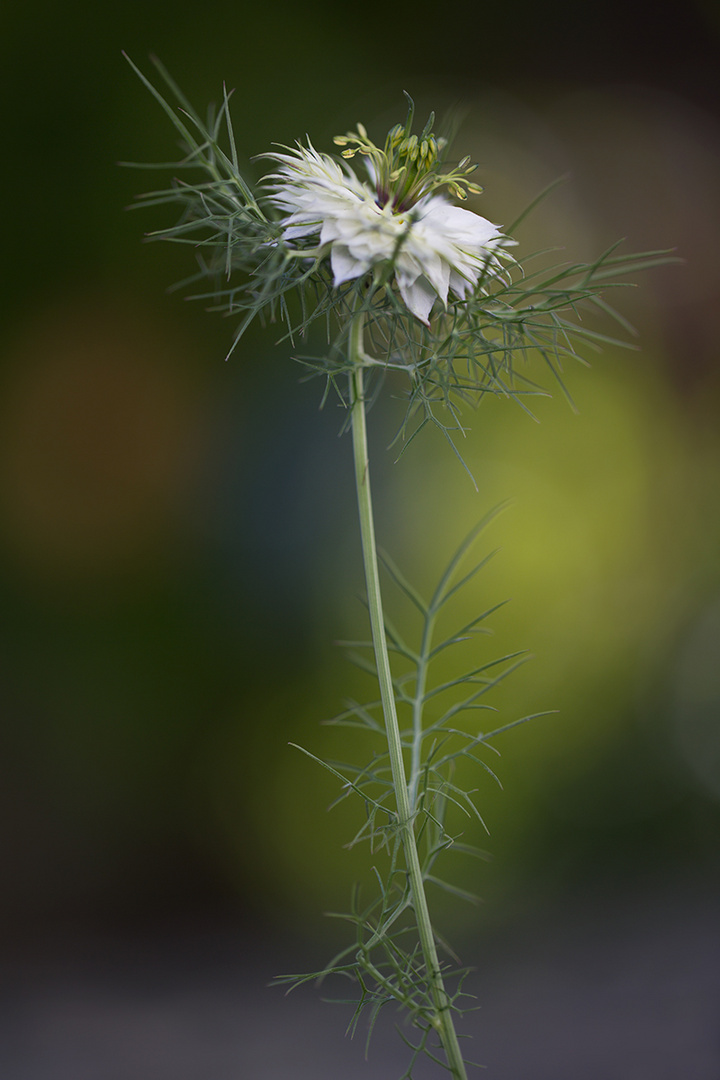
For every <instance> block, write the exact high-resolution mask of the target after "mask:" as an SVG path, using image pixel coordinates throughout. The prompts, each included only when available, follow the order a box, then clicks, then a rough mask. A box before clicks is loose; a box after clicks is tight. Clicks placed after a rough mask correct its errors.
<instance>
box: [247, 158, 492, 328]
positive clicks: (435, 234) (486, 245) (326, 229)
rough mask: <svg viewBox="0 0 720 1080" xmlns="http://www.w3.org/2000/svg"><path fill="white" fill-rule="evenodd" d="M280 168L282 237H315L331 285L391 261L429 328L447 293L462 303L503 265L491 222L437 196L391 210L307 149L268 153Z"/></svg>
mask: <svg viewBox="0 0 720 1080" xmlns="http://www.w3.org/2000/svg"><path fill="white" fill-rule="evenodd" d="M268 157H271V158H272V159H273V160H275V161H277V162H279V163H280V169H279V170H278V172H276V173H274V174H273V175H272V176H270V177H268V181H269V186H270V189H271V192H272V195H271V201H272V202H273V203H274V204H275V206H277V207H278V208H279V209H280V210H281V211H283V212H284V214H285V215H286V216H285V217H284V218H283V221H282V225H283V228H284V231H283V239H284V240H285V241H286V242H287V241H290V242H291V241H293V240H299V239H304V238H306V237H311V236H314V235H315V234H318V243H319V247H320V248H321V249H322V248H325V249H328V250H329V254H330V265H331V267H332V272H333V279H334V284H335V286H338V285H342V284H343V282H346V281H351V280H353V279H354V278H359V277H362V276H363V275H365V274H366V273H367V272H368V271H369V270H372V269H373V267H375V266H377V265H378V264H379V263H383V262H386V261H388V260H391V261H392V263H393V268H394V273H395V281H396V282H397V287H398V289H399V292H400V295H401V297H402V299H403V302H404V303H405V305H406V307H407V308H408V310H409V311H410V312H412V314H413V315H414V316H415V317H416V318H418V319H420V321H421V322H424V323H426V324H428V322H429V316H430V310H431V308H432V306H433V303H434V302H435V300H436V299H437V298H438V297H439V298H440V300H441V301H442V303H443V304H445V303H446V302H447V297H448V290H452V292H453V293H454V294H455V296H457V297H459V298H460V299H462V300H464V299H465V298H466V296H467V295H468V292H469V291H471V290H472V289H474V288H475V286H476V285H477V283H478V280H479V278H480V276H481V274H482V273H483V272H484V271H485V270H486V269H487V267H488V266H490V267H491V268H492V270H493V271H495V272H496V271H497V270H498V269H499V268H500V264H499V262H498V260H497V256H496V252H497V250H498V248H499V245H501V244H504V243H507V242H508V241H507V240H506V238H505V237H504V236H503V235H502V233H501V232H500V231H499V229H498V228H497V227H496V226H495V225H493V224H492V223H491V222H490V221H487V220H486V219H485V218H483V217H480V216H479V215H478V214H474V213H473V212H472V211H471V210H464V209H462V207H459V206H454V205H453V204H452V203H450V202H448V200H447V199H446V198H445V197H444V196H442V195H426V196H425V197H424V198H421V199H419V200H418V201H417V202H416V203H415V204H414V205H413V206H412V207H411V208H410V209H407V210H404V211H402V212H399V213H396V212H395V211H394V209H393V202H392V200H389V201H387V202H386V203H385V205H383V206H381V205H380V202H379V200H378V197H377V194H376V192H375V191H374V190H372V189H371V188H370V186H369V185H368V184H366V183H364V182H362V181H361V180H359V179H358V177H357V176H356V174H355V173H354V172H352V171H351V170H350V169H349V168H346V169H342V168H341V167H340V165H339V164H338V163H337V162H336V161H335V160H334V159H333V158H331V157H329V156H328V155H327V154H320V153H318V152H317V151H316V150H315V149H314V148H313V147H312V146H308V147H307V148H305V147H303V146H299V147H298V149H297V150H292V151H290V152H289V153H287V154H269V155H268Z"/></svg>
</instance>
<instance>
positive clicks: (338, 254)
mask: <svg viewBox="0 0 720 1080" xmlns="http://www.w3.org/2000/svg"><path fill="white" fill-rule="evenodd" d="M330 265H331V266H332V272H333V282H334V284H335V287H336V288H337V286H338V285H342V284H343V282H345V281H352V279H353V278H357V277H361V275H362V274H364V273H365V271H366V270H367V269H369V267H368V266H367V265H365V264H363V263H362V262H359V261H358V260H357V259H356V258H355V257H354V256H353V255H351V254H350V252H349V251H348V249H347V248H346V247H342V246H341V245H340V244H333V247H332V250H331V252H330Z"/></svg>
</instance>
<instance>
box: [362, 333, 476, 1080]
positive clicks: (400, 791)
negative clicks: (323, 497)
mask: <svg viewBox="0 0 720 1080" xmlns="http://www.w3.org/2000/svg"><path fill="white" fill-rule="evenodd" d="M363 328H364V315H363V314H358V315H356V316H355V317H354V320H353V324H352V327H351V330H350V357H349V359H350V362H351V364H352V370H351V372H350V403H351V408H352V413H351V419H352V434H353V455H354V461H355V482H356V485H357V496H358V512H359V515H360V536H361V539H362V550H363V562H364V566H365V582H366V585H367V595H368V608H369V611H370V625H371V629H372V639H373V647H374V650H375V661H376V665H377V672H378V681H379V683H380V697H381V700H382V706H383V713H384V716H385V730H386V734H387V741H388V751H389V755H390V766H391V769H392V777H393V784H394V788H395V797H396V800H397V813H398V829H399V832H400V837H401V840H402V845H403V850H404V852H405V862H406V865H407V872H408V880H409V885H410V895H411V897H412V905H413V909H414V911H415V920H416V923H417V928H418V937H419V939H420V947H421V949H422V954H423V959H424V962H425V968H426V970H427V973H428V978H429V980H430V986H431V990H432V999H433V1005H434V1009H435V1015H434V1018H433V1024H434V1026H435V1028H436V1029H437V1031H438V1034H439V1036H440V1040H441V1042H442V1045H443V1049H444V1051H445V1056H446V1058H447V1062H448V1066H449V1068H450V1072H451V1073H452V1075H453V1077H454V1078H455V1080H467V1073H466V1071H465V1063H464V1061H463V1057H462V1053H461V1052H460V1045H459V1043H458V1037H457V1033H456V1031H455V1026H454V1024H453V1018H452V1011H451V1007H450V999H449V997H448V995H447V992H446V990H445V986H444V984H443V979H442V974H441V972H440V964H439V962H438V955H437V949H436V947H435V938H434V935H433V930H432V924H431V922H430V912H429V910H428V904H427V898H426V896H425V886H424V882H423V876H422V869H421V867H420V858H419V856H418V849H417V842H416V838H415V829H414V824H413V811H412V809H411V806H410V798H409V793H408V785H407V779H406V774H405V764H404V761H403V752H402V741H401V738H400V728H399V725H398V719H397V710H396V708H395V694H394V690H393V683H392V675H391V673H390V660H389V657H388V649H387V641H386V638H385V622H384V618H383V610H382V598H381V595H380V575H379V572H378V560H377V548H376V545H375V525H374V521H373V510H372V499H371V495H370V474H369V461H368V445H367V425H366V421H365V397H364V389H363V370H362V356H363V347H362V346H363Z"/></svg>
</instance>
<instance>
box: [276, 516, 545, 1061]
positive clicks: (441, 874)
mask: <svg viewBox="0 0 720 1080" xmlns="http://www.w3.org/2000/svg"><path fill="white" fill-rule="evenodd" d="M502 509H503V506H499V507H497V508H496V509H495V510H493V511H492V512H491V513H490V514H488V515H486V517H484V518H483V520H482V521H480V522H479V523H478V525H476V526H475V528H474V529H473V530H472V531H471V532H470V534H469V535H468V536H467V538H466V539H465V541H464V542H463V543H462V544H461V545H460V547H459V548H458V550H457V551H456V552H455V554H454V556H453V558H452V559H451V561H450V563H449V564H448V566H447V568H446V569H445V571H444V573H443V574H442V576H441V578H440V580H439V582H438V584H437V587H436V588H435V590H434V592H433V595H432V597H431V598H430V600H429V601H425V600H424V599H423V598H422V597H421V596H420V595H419V593H418V592H417V591H416V590H415V589H414V588H413V586H412V585H411V584H410V583H409V582H408V581H407V580H406V579H405V577H404V576H403V575H402V573H401V572H400V571H399V570H398V568H397V567H396V566H395V564H394V563H393V562H392V561H391V559H390V558H389V557H388V556H387V555H384V556H382V563H383V565H384V567H385V569H386V571H387V574H388V576H389V578H390V579H391V581H392V582H393V584H394V586H395V587H396V589H397V590H398V591H399V592H400V593H401V594H402V595H403V596H404V597H405V598H406V599H407V600H408V601H409V603H410V604H411V605H412V607H413V609H414V610H415V613H416V615H417V620H416V621H417V622H418V626H417V630H416V638H417V645H416V646H413V645H410V644H409V643H408V642H407V641H406V640H405V636H404V635H401V633H400V632H399V631H398V629H397V627H396V626H394V625H393V624H392V623H391V622H390V621H389V620H388V619H387V618H386V619H385V630H386V634H387V638H388V647H389V651H390V652H391V654H393V656H394V667H395V671H394V673H393V686H394V690H395V699H396V702H397V705H398V713H399V719H401V729H400V730H401V740H402V746H403V751H404V755H405V758H406V764H407V766H408V770H407V772H408V791H409V796H410V807H411V814H412V827H413V829H414V832H415V836H416V839H417V844H418V849H419V851H420V854H421V869H422V880H423V883H424V884H425V885H426V886H428V885H429V886H431V887H433V888H439V889H441V890H443V891H445V892H447V893H449V894H451V895H452V896H455V897H458V898H460V899H462V900H466V901H469V902H471V903H475V902H477V900H478V898H477V897H476V896H474V895H473V894H472V893H469V892H467V891H466V890H464V889H460V888H458V887H457V886H456V885H454V884H453V883H452V881H451V880H450V879H449V878H448V877H447V876H446V875H445V871H444V870H443V867H442V862H443V861H444V860H443V857H444V856H446V855H449V856H452V855H455V854H460V855H465V856H470V857H475V858H480V859H484V858H487V857H488V856H487V854H486V852H484V851H482V850H481V849H479V848H477V847H476V846H474V845H470V844H466V843H463V842H462V839H461V837H462V821H463V820H467V819H472V818H475V819H476V820H477V821H479V822H480V823H481V825H482V826H483V827H485V823H484V821H483V819H482V816H481V813H480V810H479V808H478V806H477V800H476V794H475V789H469V788H466V787H465V786H464V783H463V782H461V781H460V780H459V778H458V776H457V770H456V765H457V764H458V763H459V762H460V761H466V762H468V763H469V764H470V765H471V766H472V767H473V768H472V774H474V775H475V776H476V775H477V770H478V768H479V769H480V770H481V771H484V773H485V774H486V775H488V776H489V777H490V778H491V779H492V781H494V782H495V783H498V784H499V783H500V781H499V780H498V778H497V776H496V775H495V772H494V770H493V769H492V767H491V766H490V765H489V764H488V761H487V760H486V757H487V755H488V753H494V754H497V753H498V751H497V750H496V749H495V747H494V746H493V745H492V740H493V739H494V738H495V737H496V736H498V735H500V734H501V733H502V732H505V731H507V730H508V729H509V728H511V727H514V726H515V725H517V724H522V723H524V722H526V721H527V720H530V719H534V717H531V716H526V717H523V718H521V719H519V720H514V721H512V722H510V723H507V724H504V725H502V726H499V727H497V726H491V727H490V729H489V730H486V731H482V730H478V714H487V713H488V712H489V713H492V712H493V711H494V710H493V709H492V706H491V705H490V704H488V703H487V702H486V701H485V698H486V695H487V694H488V693H490V692H491V691H492V690H493V688H494V687H495V686H497V685H498V683H500V682H501V681H502V680H503V679H505V678H506V677H507V676H508V675H509V674H511V673H512V672H513V671H514V670H515V669H516V668H517V667H518V665H519V664H521V663H523V661H524V660H525V659H526V656H525V655H524V654H521V653H512V654H509V655H505V656H500V657H495V658H492V659H490V660H487V659H485V658H482V659H481V658H478V662H476V664H475V666H473V667H472V668H471V669H470V670H469V671H465V672H462V673H460V674H458V675H457V676H455V677H452V678H449V679H448V678H442V679H440V681H436V680H435V679H434V677H433V676H434V671H435V669H436V668H437V666H438V665H437V663H436V661H438V660H440V658H441V657H442V659H443V660H444V659H445V654H446V653H447V651H448V650H455V651H457V647H458V646H461V645H462V644H463V643H466V642H470V643H472V644H473V650H472V651H473V652H475V648H474V646H475V645H476V644H477V642H478V638H479V637H481V636H483V635H487V634H489V632H490V631H489V630H488V629H487V627H486V621H487V619H488V618H489V617H490V616H491V615H492V614H493V612H495V611H496V610H497V609H498V608H499V607H501V606H502V605H501V604H496V605H494V606H493V607H491V608H488V609H487V610H486V611H483V612H482V613H481V614H479V615H477V616H476V617H475V618H474V619H472V620H471V621H470V622H467V623H465V624H464V625H462V626H460V627H456V628H455V629H454V630H453V631H452V632H451V633H450V634H448V635H447V636H442V637H440V636H439V635H438V633H437V630H438V621H439V620H440V619H441V618H442V617H443V616H446V615H447V614H448V610H447V609H448V607H450V608H451V607H452V604H451V602H452V600H453V599H454V598H455V597H456V596H457V595H458V593H459V592H460V591H461V590H462V589H463V588H465V587H466V586H467V585H468V584H469V583H471V582H473V581H474V579H475V577H476V575H477V574H478V573H479V572H480V571H481V570H483V569H484V568H485V567H487V565H488V564H489V562H490V559H491V558H492V554H494V553H492V554H490V555H488V556H486V557H485V558H483V559H481V560H480V561H479V562H476V563H474V564H473V565H472V566H471V567H470V569H468V570H465V572H461V570H462V564H463V560H464V559H465V557H466V556H468V554H469V553H470V551H471V549H472V547H473V545H474V543H475V542H476V541H477V539H478V538H479V537H480V535H481V534H482V532H483V531H484V529H485V528H486V526H487V525H489V524H490V522H491V521H492V520H493V519H494V518H495V517H496V516H497V514H498V513H500V512H501V510H502ZM341 644H343V645H344V646H345V647H346V648H347V649H348V650H349V652H348V655H349V658H350V659H351V661H352V662H353V663H355V664H356V665H357V666H359V667H360V668H361V669H363V670H364V671H366V672H367V673H368V674H369V675H371V676H372V677H373V679H374V681H375V682H376V683H377V670H376V666H375V662H374V658H373V656H374V654H373V645H372V642H370V641H350V642H342V643H341ZM536 715H537V716H540V715H545V714H542V713H539V714H536ZM328 723H330V724H333V725H338V726H342V727H346V728H352V729H356V730H360V731H363V732H365V733H367V734H368V735H369V736H370V737H371V739H372V741H373V743H374V746H375V749H374V751H373V753H372V756H371V758H370V760H369V761H368V762H367V763H366V764H364V765H354V764H350V763H347V762H337V761H332V762H328V761H322V760H320V759H319V758H317V757H316V756H315V755H314V754H311V753H309V751H307V750H303V753H305V754H307V755H308V756H309V757H310V758H312V759H313V760H314V761H315V762H317V763H318V764H320V765H322V766H323V767H324V768H325V769H327V770H328V771H329V772H330V773H331V774H332V775H333V776H334V777H336V779H337V780H339V782H340V784H341V792H340V794H339V796H338V798H337V799H336V800H335V803H334V804H333V805H335V804H337V803H339V802H341V801H342V800H344V799H346V798H349V797H352V796H357V797H358V799H359V800H360V801H361V803H362V805H363V808H364V817H363V820H362V822H361V824H360V826H359V828H358V830H357V832H356V833H355V835H354V836H353V837H352V838H351V840H350V841H349V843H348V845H347V846H348V847H353V846H354V845H356V844H358V843H361V842H367V843H368V844H369V847H370V851H371V853H372V855H373V856H375V858H376V862H375V865H374V866H373V870H374V875H375V881H376V884H377V889H376V892H375V895H374V896H372V897H364V896H362V895H361V893H360V889H359V888H358V887H356V888H355V890H354V892H353V896H352V904H351V908H350V911H349V912H346V913H343V914H334V915H333V917H334V918H338V919H342V920H345V921H347V922H348V923H350V924H351V925H352V927H353V929H354V940H353V941H352V943H351V944H350V945H348V946H347V948H345V949H343V950H342V951H341V952H340V953H338V954H337V955H336V956H335V957H333V959H332V960H331V961H330V962H329V963H328V964H327V965H326V966H325V967H324V968H323V969H322V970H320V971H315V972H311V973H309V974H307V975H301V976H286V977H283V978H282V979H280V980H279V981H281V982H285V983H289V984H290V985H291V987H294V986H297V985H300V984H302V983H304V982H307V981H314V980H320V981H323V980H324V979H326V978H328V977H329V976H333V975H335V976H341V977H344V978H346V979H349V980H351V982H352V983H353V984H354V986H355V988H356V996H355V997H353V998H351V999H344V1000H349V1001H351V1002H352V1004H353V1006H354V1013H353V1017H352V1021H351V1023H350V1030H351V1031H353V1032H354V1031H355V1030H356V1028H357V1025H358V1021H359V1019H360V1016H361V1014H362V1013H363V1012H364V1011H365V1010H368V1012H369V1017H368V1021H369V1023H368V1038H369V1036H370V1033H371V1032H372V1029H373V1026H374V1024H375V1020H376V1019H377V1015H378V1013H379V1012H380V1010H381V1009H382V1008H383V1007H384V1006H386V1005H388V1004H390V1003H395V1004H396V1005H397V1006H400V1007H401V1009H402V1010H404V1012H405V1013H406V1015H407V1018H408V1019H409V1020H410V1021H411V1022H412V1026H413V1030H414V1032H415V1036H416V1037H415V1038H410V1037H409V1036H408V1035H407V1033H403V1037H404V1039H405V1041H406V1042H407V1043H408V1045H409V1046H410V1047H411V1048H412V1051H413V1055H412V1061H414V1060H415V1058H416V1057H417V1055H419V1054H420V1053H424V1054H427V1055H429V1056H430V1057H432V1058H433V1060H436V1061H438V1063H439V1064H443V1065H444V1062H442V1061H440V1059H439V1058H437V1057H436V1046H435V1039H434V1038H433V1036H435V1035H436V1034H437V1022H436V1004H435V1000H434V995H433V984H432V979H431V977H430V973H429V972H428V971H427V967H426V964H425V961H424V958H423V956H422V952H421V950H420V945H419V942H418V938H417V929H416V926H415V917H414V912H413V898H412V893H411V889H410V883H409V875H408V870H407V864H406V861H405V854H404V846H403V841H402V835H401V828H400V825H399V822H398V817H397V812H396V805H395V792H394V785H393V780H392V774H391V766H390V757H389V753H388V750H387V744H386V738H385V727H384V723H383V716H382V705H381V702H380V701H379V700H371V701H369V702H366V703H359V702H355V701H351V702H348V703H347V708H346V709H345V710H344V711H343V712H342V713H341V714H340V715H338V716H336V717H335V718H334V719H333V720H330V721H328ZM293 745H294V744H293ZM298 749H301V750H302V749H303V748H302V747H298ZM453 808H454V809H455V811H456V812H455V813H454V814H453V813H452V811H453ZM458 819H459V820H458ZM439 863H440V864H441V865H438V864H439ZM435 936H436V941H437V943H438V944H439V945H440V947H441V948H442V949H443V951H444V953H445V954H446V957H447V962H446V963H445V964H444V965H443V969H442V973H443V979H444V981H445V985H446V987H448V986H449V987H451V988H452V990H451V991H449V992H448V997H449V1003H450V1008H451V1009H452V1010H454V1011H455V1012H457V1013H458V1014H462V1012H463V1011H464V1002H465V998H466V995H465V994H464V993H463V983H464V979H465V976H466V975H467V969H466V968H463V967H458V966H456V962H457V957H456V956H455V954H454V952H453V950H452V947H451V945H450V944H449V943H447V942H446V941H445V940H444V939H443V938H441V937H440V936H439V935H438V933H437V931H435ZM411 1069H412V1062H411V1065H410V1067H409V1068H408V1071H407V1072H406V1073H405V1074H404V1075H405V1077H410V1076H411Z"/></svg>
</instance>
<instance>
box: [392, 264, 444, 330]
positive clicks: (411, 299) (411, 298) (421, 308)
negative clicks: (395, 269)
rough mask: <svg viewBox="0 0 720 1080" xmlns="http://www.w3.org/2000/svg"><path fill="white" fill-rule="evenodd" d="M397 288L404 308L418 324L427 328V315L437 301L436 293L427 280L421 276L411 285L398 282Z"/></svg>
mask: <svg viewBox="0 0 720 1080" xmlns="http://www.w3.org/2000/svg"><path fill="white" fill-rule="evenodd" d="M398 288H399V290H400V295H401V296H402V298H403V302H404V304H405V307H406V308H407V309H408V311H409V312H410V314H411V315H414V316H415V318H416V319H419V320H420V322H424V323H425V325H426V326H429V325H430V319H429V315H430V311H431V309H432V306H433V304H434V303H435V301H436V299H437V293H436V292H435V290H434V289H433V287H432V285H431V284H430V282H429V281H428V280H427V278H424V277H422V276H421V277H418V278H416V279H415V281H413V283H412V284H407V283H403V282H401V281H399V280H398Z"/></svg>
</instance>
